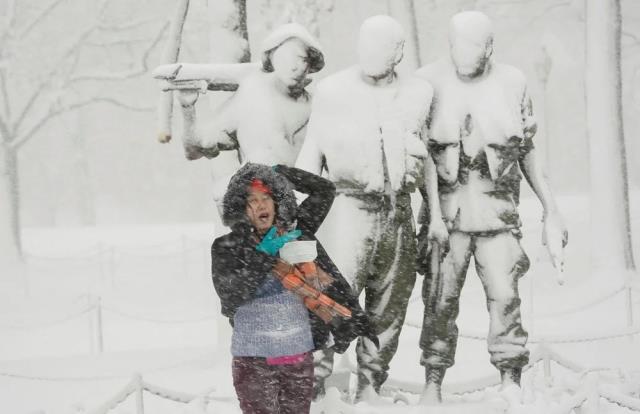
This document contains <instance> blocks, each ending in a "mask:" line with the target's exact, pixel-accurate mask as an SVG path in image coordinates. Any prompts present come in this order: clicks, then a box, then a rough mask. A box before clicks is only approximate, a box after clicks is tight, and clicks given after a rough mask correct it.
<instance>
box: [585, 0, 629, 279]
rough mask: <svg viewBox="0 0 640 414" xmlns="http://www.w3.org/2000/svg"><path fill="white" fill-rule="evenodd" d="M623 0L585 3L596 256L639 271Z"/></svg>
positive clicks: (610, 264) (600, 262) (597, 261)
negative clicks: (625, 105)
mask: <svg viewBox="0 0 640 414" xmlns="http://www.w3.org/2000/svg"><path fill="white" fill-rule="evenodd" d="M621 23H622V18H621V12H620V0H587V1H586V20H585V34H586V45H587V54H586V76H585V85H586V88H587V89H586V99H587V100H586V103H587V132H588V136H589V150H590V154H591V161H590V166H591V208H592V224H591V226H592V232H593V236H592V251H591V253H592V258H593V260H594V265H595V266H604V265H605V264H606V266H607V267H608V268H610V267H613V268H623V269H634V268H635V263H634V259H633V251H632V247H631V246H632V245H631V226H630V220H629V192H628V178H627V161H626V150H625V142H624V129H623V122H622V82H621V70H620V43H621V41H620V37H621Z"/></svg>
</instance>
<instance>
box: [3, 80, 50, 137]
mask: <svg viewBox="0 0 640 414" xmlns="http://www.w3.org/2000/svg"><path fill="white" fill-rule="evenodd" d="M47 82H48V81H45V82H43V83H42V84H41V85H39V86H38V87H36V88H35V90H34V91H33V93H32V94H31V96H30V97H29V99H28V100H27V103H26V104H25V105H24V107H23V108H22V111H20V115H19V116H18V118H17V119H16V120H15V121H14V122H13V125H12V126H11V130H12V131H18V130H19V129H20V126H21V125H22V122H24V119H25V117H26V116H27V114H28V113H29V111H30V110H31V108H33V105H34V104H35V103H36V100H37V99H38V97H39V96H40V94H42V90H43V89H44V87H45V85H46V83H47ZM14 138H15V137H14Z"/></svg>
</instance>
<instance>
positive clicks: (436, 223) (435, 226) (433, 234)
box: [427, 218, 449, 251]
mask: <svg viewBox="0 0 640 414" xmlns="http://www.w3.org/2000/svg"><path fill="white" fill-rule="evenodd" d="M427 240H429V242H431V243H438V244H439V245H440V246H441V247H442V250H443V251H447V250H449V230H447V225H446V224H444V220H442V218H434V219H432V220H431V222H430V223H429V233H427Z"/></svg>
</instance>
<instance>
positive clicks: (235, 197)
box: [222, 163, 297, 230]
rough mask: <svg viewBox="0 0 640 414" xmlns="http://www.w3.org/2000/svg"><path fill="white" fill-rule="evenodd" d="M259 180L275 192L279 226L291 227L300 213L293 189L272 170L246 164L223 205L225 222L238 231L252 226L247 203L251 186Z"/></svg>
mask: <svg viewBox="0 0 640 414" xmlns="http://www.w3.org/2000/svg"><path fill="white" fill-rule="evenodd" d="M255 178H257V179H259V180H261V181H262V182H263V183H264V184H265V185H267V186H268V187H269V188H270V189H271V192H272V197H273V201H274V202H275V204H276V223H278V225H280V226H282V227H288V226H289V225H291V224H292V223H293V221H294V220H295V218H296V213H297V204H296V197H295V194H294V192H293V185H292V184H291V183H290V182H289V181H288V180H287V179H286V178H285V177H284V176H282V175H280V174H278V173H276V172H275V171H274V170H273V169H272V168H271V167H269V166H267V165H262V164H252V163H248V164H245V165H244V166H242V168H240V169H239V170H238V171H237V172H236V173H235V174H234V175H233V177H231V181H230V182H229V186H228V187H227V192H226V193H225V195H224V199H223V201H222V222H223V223H224V224H225V225H226V226H229V227H231V229H234V230H235V229H236V228H238V227H242V226H251V223H250V222H249V219H248V218H247V215H246V203H247V196H248V189H249V185H250V184H251V181H252V180H253V179H255Z"/></svg>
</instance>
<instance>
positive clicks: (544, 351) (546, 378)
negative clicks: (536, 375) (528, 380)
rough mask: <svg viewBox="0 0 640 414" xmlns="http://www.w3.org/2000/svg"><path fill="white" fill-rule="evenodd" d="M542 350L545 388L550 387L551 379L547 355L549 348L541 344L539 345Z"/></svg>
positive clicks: (549, 362)
mask: <svg viewBox="0 0 640 414" xmlns="http://www.w3.org/2000/svg"><path fill="white" fill-rule="evenodd" d="M540 347H541V348H542V364H543V367H544V382H545V384H546V385H547V386H551V383H552V378H551V355H549V348H548V347H547V343H546V342H544V341H543V342H542V343H541V344H540Z"/></svg>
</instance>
